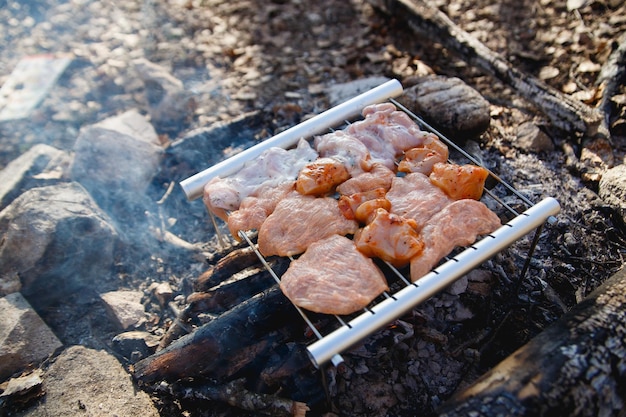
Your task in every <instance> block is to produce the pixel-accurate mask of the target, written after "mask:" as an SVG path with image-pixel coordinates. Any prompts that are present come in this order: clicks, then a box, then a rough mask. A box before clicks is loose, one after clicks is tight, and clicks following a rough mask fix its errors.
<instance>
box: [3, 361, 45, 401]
mask: <svg viewBox="0 0 626 417" xmlns="http://www.w3.org/2000/svg"><path fill="white" fill-rule="evenodd" d="M44 394H45V391H44V390H43V381H42V379H41V370H39V369H37V370H35V371H34V372H32V373H29V374H28V375H21V376H19V377H17V378H11V379H10V380H9V381H8V382H7V384H6V389H5V390H4V392H3V393H2V394H0V407H2V408H3V409H5V410H6V409H7V408H8V407H10V406H17V407H18V408H19V406H21V405H24V406H25V405H27V404H28V403H30V402H31V401H33V400H35V399H37V398H40V397H41V396H43V395H44Z"/></svg>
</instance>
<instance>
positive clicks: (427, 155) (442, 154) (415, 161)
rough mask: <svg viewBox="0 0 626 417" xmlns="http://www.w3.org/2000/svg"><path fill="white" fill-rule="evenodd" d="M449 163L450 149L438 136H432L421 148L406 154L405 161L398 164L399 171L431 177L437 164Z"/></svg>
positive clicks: (412, 149) (410, 150) (413, 149)
mask: <svg viewBox="0 0 626 417" xmlns="http://www.w3.org/2000/svg"><path fill="white" fill-rule="evenodd" d="M447 161H448V147H447V146H446V144H445V143H443V142H442V141H440V140H439V138H438V137H437V136H435V135H434V134H430V135H429V136H428V137H427V138H426V139H425V140H424V143H423V145H422V146H421V147H419V148H411V149H409V150H408V151H406V152H405V153H404V159H403V160H402V161H400V163H399V164H398V171H400V172H421V173H422V174H424V175H429V174H430V173H431V171H432V170H433V166H434V165H435V164H436V163H438V162H441V163H445V162H447Z"/></svg>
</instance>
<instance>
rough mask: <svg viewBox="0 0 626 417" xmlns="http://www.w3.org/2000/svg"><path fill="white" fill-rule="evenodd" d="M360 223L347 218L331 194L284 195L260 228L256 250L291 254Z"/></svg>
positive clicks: (352, 231)
mask: <svg viewBox="0 0 626 417" xmlns="http://www.w3.org/2000/svg"><path fill="white" fill-rule="evenodd" d="M358 228H359V225H358V223H357V222H356V221H354V220H348V219H346V218H345V217H344V216H343V214H341V211H340V210H339V206H338V205H337V201H336V200H335V199H333V198H330V197H313V196H307V195H302V194H300V193H298V192H297V191H293V192H292V193H291V194H289V195H287V196H286V197H285V198H283V199H282V200H281V201H280V202H279V203H278V205H277V206H276V208H275V209H274V212H273V213H272V214H270V216H269V217H268V218H267V219H266V220H265V222H263V224H262V225H261V228H260V229H259V237H258V245H259V251H261V253H262V254H263V255H264V256H271V255H279V256H292V255H297V254H300V253H302V252H304V251H305V250H306V248H308V247H309V245H310V244H311V243H313V242H316V241H318V240H320V239H323V238H326V237H328V236H331V235H334V234H338V235H348V234H354V233H355V232H356V231H357V230H358Z"/></svg>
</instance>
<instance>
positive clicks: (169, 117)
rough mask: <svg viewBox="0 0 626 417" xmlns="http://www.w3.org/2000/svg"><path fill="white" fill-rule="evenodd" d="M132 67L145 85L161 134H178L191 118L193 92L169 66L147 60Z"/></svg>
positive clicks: (151, 116)
mask: <svg viewBox="0 0 626 417" xmlns="http://www.w3.org/2000/svg"><path fill="white" fill-rule="evenodd" d="M133 67H134V68H135V70H136V71H137V74H138V75H139V78H141V80H142V81H143V83H144V85H145V89H146V99H147V101H148V106H149V112H150V120H151V121H152V124H153V125H154V126H155V127H156V129H157V131H158V132H159V133H168V134H171V135H176V134H177V133H178V132H180V131H181V130H182V129H183V128H184V127H185V126H187V125H188V124H189V122H190V121H191V117H192V116H193V113H194V111H195V108H196V102H195V99H194V97H193V94H192V93H191V92H189V91H187V90H185V87H184V85H183V83H182V81H180V80H179V79H177V78H176V77H174V76H173V75H172V74H170V72H169V71H168V70H167V69H165V68H163V67H162V66H160V65H157V64H155V63H153V62H150V61H148V60H147V59H144V58H140V59H136V60H134V61H133Z"/></svg>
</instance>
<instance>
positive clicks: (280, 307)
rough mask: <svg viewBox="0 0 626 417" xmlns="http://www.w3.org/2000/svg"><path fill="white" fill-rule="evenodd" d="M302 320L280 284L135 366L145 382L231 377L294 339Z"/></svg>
mask: <svg viewBox="0 0 626 417" xmlns="http://www.w3.org/2000/svg"><path fill="white" fill-rule="evenodd" d="M302 325H303V324H302V320H301V318H300V316H299V315H298V313H297V312H296V310H295V309H294V307H293V305H292V304H291V303H290V302H289V300H288V299H287V298H286V297H285V296H284V295H283V294H282V292H281V291H280V289H279V288H278V285H274V286H273V287H271V288H270V289H269V290H267V291H264V292H262V293H259V294H257V295H256V296H254V297H252V298H251V299H249V300H246V301H245V302H243V303H241V304H239V305H237V306H236V307H235V308H233V309H231V310H229V311H227V312H226V313H224V314H222V315H220V316H219V317H218V318H216V319H214V320H212V321H210V322H208V323H206V324H204V325H203V326H201V327H199V328H198V329H196V330H195V331H194V332H193V333H191V334H188V335H185V336H183V337H181V338H180V339H178V340H176V341H175V342H173V343H172V344H170V345H169V346H168V347H167V348H165V349H163V350H160V351H159V352H157V353H155V354H154V355H152V356H149V357H147V358H145V359H143V360H141V361H139V362H137V363H136V364H135V366H134V376H135V378H136V379H138V380H140V381H142V382H144V383H152V382H154V381H160V380H178V379H181V378H187V377H198V376H205V377H208V378H212V379H216V380H224V379H228V378H229V377H231V376H232V375H234V374H235V373H237V372H238V371H241V370H242V369H244V368H245V367H246V366H248V365H251V364H252V363H255V362H260V361H261V362H265V361H266V360H267V356H268V355H270V354H271V352H272V350H273V349H274V348H275V346H277V345H279V344H281V343H285V341H286V340H288V339H291V340H293V339H294V334H296V331H298V330H299V331H300V332H301V331H302Z"/></svg>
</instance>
